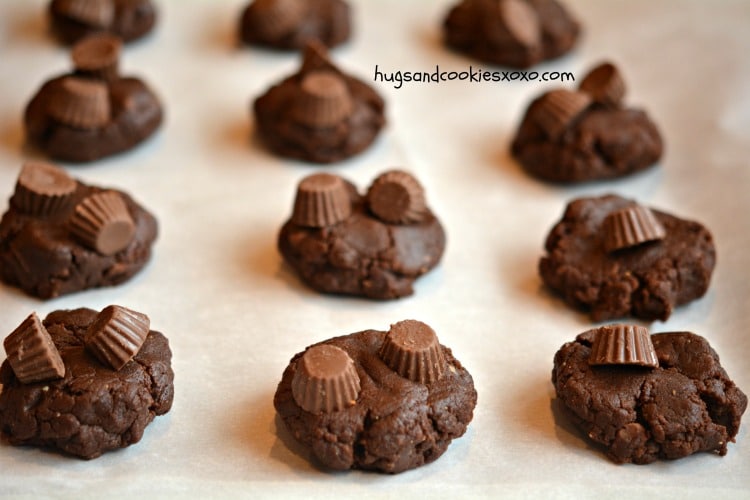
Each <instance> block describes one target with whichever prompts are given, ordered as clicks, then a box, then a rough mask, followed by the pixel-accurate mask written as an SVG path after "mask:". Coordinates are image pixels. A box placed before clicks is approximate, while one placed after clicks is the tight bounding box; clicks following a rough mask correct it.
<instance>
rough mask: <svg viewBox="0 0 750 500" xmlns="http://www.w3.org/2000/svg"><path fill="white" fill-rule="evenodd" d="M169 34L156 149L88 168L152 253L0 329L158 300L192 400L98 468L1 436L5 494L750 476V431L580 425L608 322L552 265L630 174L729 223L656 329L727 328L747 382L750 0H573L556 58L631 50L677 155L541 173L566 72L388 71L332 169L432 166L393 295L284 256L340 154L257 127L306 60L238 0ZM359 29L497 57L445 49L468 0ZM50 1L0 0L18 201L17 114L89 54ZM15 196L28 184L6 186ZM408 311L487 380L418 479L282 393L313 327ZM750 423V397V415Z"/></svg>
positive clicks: (371, 41)
mask: <svg viewBox="0 0 750 500" xmlns="http://www.w3.org/2000/svg"><path fill="white" fill-rule="evenodd" d="M158 3H159V6H160V14H161V16H160V20H159V24H158V27H157V30H156V31H155V33H154V34H153V35H152V36H151V37H149V38H148V39H146V40H144V41H142V42H140V43H136V44H135V45H131V46H128V47H127V49H126V50H125V52H124V56H123V59H122V64H121V67H122V68H123V71H124V72H125V73H130V74H137V75H140V76H142V77H143V78H144V79H146V80H147V82H148V83H150V84H151V86H152V87H153V88H154V89H155V90H156V91H157V93H158V94H159V95H160V96H161V98H162V99H163V102H164V104H165V107H166V112H167V119H166V123H165V124H164V127H163V129H162V130H161V131H160V132H159V133H158V134H157V135H156V137H154V138H153V139H152V140H150V141H148V142H147V143H146V144H145V145H144V146H143V147H141V148H139V149H137V150H135V151H133V152H132V153H128V154H124V155H121V156H118V157H115V158H111V159H107V160H104V161H100V162H97V163H95V164H93V165H89V166H71V167H70V169H69V171H70V172H72V173H73V175H75V176H77V177H79V178H81V179H82V180H84V181H86V182H89V183H94V184H99V185H106V186H115V187H118V188H122V189H124V190H126V191H128V192H130V193H131V194H132V195H133V196H134V197H135V198H136V199H137V200H139V201H140V202H142V203H143V204H144V205H145V206H146V207H147V208H149V209H151V210H152V211H153V212H154V213H155V214H156V215H157V217H158V219H159V222H160V238H159V240H158V241H157V244H156V246H155V254H154V257H153V260H152V262H151V263H150V264H149V265H148V266H147V267H146V269H144V271H143V272H142V273H141V274H139V275H138V276H136V277H135V278H134V279H133V280H132V281H130V282H129V283H127V284H125V285H123V286H120V287H117V288H110V289H103V290H94V291H87V292H83V293H78V294H75V295H72V296H67V297H63V298H59V299H55V300H51V301H47V302H42V301H38V300H36V299H32V298H29V297H26V296H24V295H22V294H21V293H20V292H18V291H17V290H15V289H12V288H8V287H5V286H2V287H0V332H6V333H3V334H2V336H4V335H6V334H7V333H9V332H10V331H12V330H13V329H14V328H15V327H16V326H17V325H18V324H19V323H20V322H21V321H22V320H23V319H24V318H25V317H26V316H27V315H28V314H29V313H30V312H31V311H32V310H35V311H37V312H38V313H39V314H40V315H46V314H47V313H48V312H50V311H53V310H56V309H62V308H75V307H81V306H86V307H91V308H97V309H98V308H102V307H104V306H106V305H108V304H111V303H117V304H122V305H126V306H128V307H131V308H134V309H137V310H140V311H143V312H146V313H147V314H149V316H150V317H151V322H152V327H153V328H155V329H158V330H160V331H162V332H164V333H165V334H166V335H167V336H168V337H169V339H170V342H171V346H172V349H173V352H174V361H173V367H174V370H175V390H176V396H175V401H174V407H173V408H172V411H171V412H170V413H169V414H167V415H166V416H162V417H158V418H157V419H156V420H155V421H154V422H153V423H152V424H151V425H150V426H149V427H148V429H147V430H146V432H145V435H144V437H143V440H142V441H141V442H140V443H138V444H137V445H135V446H131V447H129V448H127V449H124V450H122V451H117V452H113V453H107V454H105V455H104V456H102V457H101V458H99V459H97V460H95V461H91V462H86V461H81V460H77V459H72V458H66V457H61V456H59V455H57V454H54V453H49V452H44V451H40V450H36V449H33V448H14V447H10V446H8V445H6V444H2V445H0V485H2V486H0V494H6V495H9V496H14V497H24V496H28V497H34V498H38V497H40V496H42V497H44V496H73V495H75V496H83V497H122V496H130V495H137V494H148V495H158V496H161V497H184V496H190V497H193V496H202V497H227V496H248V497H266V496H268V497H278V496H284V497H302V496H304V497H330V496H336V497H342V498H351V497H354V496H358V497H417V496H426V495H437V496H439V497H448V496H460V497H464V496H472V497H476V496H486V497H494V496H499V495H503V496H514V497H534V498H538V497H540V496H541V497H557V498H573V497H575V498H581V497H584V498H586V497H596V498H599V497H601V496H602V495H607V496H612V495H618V496H624V495H628V496H633V497H635V496H644V495H649V496H653V495H658V496H660V497H679V498H705V497H707V496H708V495H711V496H714V497H720V496H727V497H732V498H735V497H740V496H747V495H748V493H747V491H749V490H750V468H748V466H747V464H748V463H750V436H748V428H747V426H748V424H747V422H746V423H745V424H744V425H743V427H742V428H741V429H740V433H739V435H738V438H737V443H736V444H730V446H729V452H728V454H727V455H726V456H725V457H723V458H719V457H717V456H714V455H710V454H700V455H697V456H693V457H689V458H686V459H682V460H679V461H675V462H661V463H655V464H652V465H649V466H617V465H614V464H612V463H610V462H609V461H608V460H607V459H606V458H605V457H604V455H603V454H602V453H601V452H600V451H599V450H597V449H594V448H592V447H590V446H589V445H588V443H587V442H586V441H584V440H583V439H582V437H581V435H580V434H579V433H578V432H576V431H575V429H573V428H572V427H571V426H570V425H568V424H567V423H566V421H565V420H563V419H560V418H559V417H558V415H557V414H556V411H555V407H554V404H552V403H551V399H552V396H553V392H554V391H553V388H552V385H551V383H550V370H551V368H552V357H553V355H554V353H555V351H556V350H557V349H558V348H559V347H560V346H561V345H562V344H563V343H564V342H566V341H568V340H571V339H573V338H574V336H575V335H576V334H577V333H579V332H581V331H583V330H585V329H587V328H589V327H590V326H591V323H590V321H589V320H588V318H587V317H586V316H584V315H582V314H579V313H577V312H574V311H572V310H570V309H568V308H567V307H566V306H565V305H564V304H563V303H562V302H561V301H560V300H558V299H556V298H554V297H552V296H551V295H550V294H549V293H548V292H547V291H545V290H544V288H543V287H542V286H541V283H540V279H539V278H538V276H537V273H536V263H537V260H538V258H539V256H540V255H541V252H542V246H543V242H544V238H545V236H546V233H547V232H548V230H549V228H550V227H551V226H552V224H553V223H554V222H555V221H557V220H558V218H559V217H560V216H561V214H562V211H563V208H564V206H565V204H566V202H567V201H569V200H571V199H573V198H575V197H579V196H591V195H598V194H601V193H605V192H615V193H619V194H621V195H623V196H628V197H633V198H636V199H638V200H640V201H642V202H644V203H646V204H648V205H651V206H654V207H658V208H660V209H663V210H666V211H669V212H672V213H674V214H676V215H678V216H682V217H686V218H691V219H696V220H699V221H701V222H703V223H704V224H705V225H707V226H708V227H709V228H710V229H711V231H712V232H713V234H714V237H715V240H716V244H717V248H718V266H717V268H716V270H715V273H714V275H713V280H712V285H711V288H710V290H709V292H708V294H707V295H706V296H705V297H704V298H703V299H701V300H698V301H696V302H694V303H692V304H690V305H688V306H686V307H681V308H679V309H678V310H677V311H675V313H674V314H673V315H672V317H671V318H670V319H669V320H668V321H667V322H655V323H653V324H651V325H650V327H651V329H652V331H653V332H660V331H672V330H689V331H693V332H696V333H698V334H701V335H703V336H705V337H707V338H708V339H709V340H710V342H711V343H712V345H713V346H714V348H715V349H716V350H717V351H718V352H719V353H720V355H721V359H722V364H723V366H724V367H725V368H726V370H727V371H728V372H729V374H730V376H731V377H732V378H733V379H734V380H735V382H736V383H737V384H738V385H739V386H740V387H741V388H742V389H744V390H745V391H746V392H747V391H750V365H748V363H747V359H748V358H750V336H749V335H748V334H747V310H748V306H750V300H749V299H748V297H750V285H748V282H749V280H748V270H749V269H750V253H749V252H748V251H747V248H748V247H750V231H748V229H750V225H749V224H748V219H747V214H748V213H750V199H749V198H748V196H747V190H748V188H749V187H750V168H748V165H747V162H748V160H747V159H748V157H749V156H750V58H748V56H747V54H748V53H750V31H749V30H748V29H747V24H748V20H750V3H748V2H743V1H741V0H735V1H729V0H727V1H723V2H701V1H697V0H693V1H685V0H680V1H678V0H672V1H657V2H653V1H646V0H638V1H629V2H625V1H606V2H600V1H594V0H577V1H576V0H569V1H568V2H567V4H568V5H569V6H570V8H571V9H572V10H573V11H574V12H575V13H577V15H578V16H579V18H580V20H581V21H582V23H583V25H584V27H585V34H584V36H583V38H582V40H581V41H580V44H579V47H578V49H577V50H576V51H575V52H574V53H573V54H571V55H569V56H567V57H565V58H563V59H561V60H558V61H555V62H552V63H547V64H544V65H542V66H541V67H539V68H538V69H539V70H540V71H545V70H546V71H572V72H573V73H574V74H575V75H576V76H579V77H582V75H583V72H584V71H585V70H586V69H587V68H590V67H591V66H592V65H593V64H595V63H596V62H598V61H600V60H602V59H604V58H609V59H612V60H614V61H615V62H616V63H618V64H619V65H620V67H621V69H622V70H623V72H624V76H625V78H626V82H627V84H628V85H629V94H628V96H627V101H628V102H629V103H631V104H632V105H635V106H643V107H645V108H646V109H647V110H648V111H649V113H650V114H651V116H652V117H653V119H654V120H655V121H656V122H657V124H658V125H659V126H660V128H661V130H662V132H663V134H664V136H665V140H666V144H667V149H666V154H665V156H664V158H663V161H662V162H661V164H660V166H659V168H656V169H652V170H650V171H648V172H645V173H641V174H638V175H635V176H632V177H629V178H626V179H622V180H617V181H612V182H602V183H593V184H587V185H584V186H576V187H560V186H551V185H548V184H543V183H540V182H538V181H536V180H534V179H531V178H529V177H528V176H526V175H525V174H524V173H523V172H522V171H521V170H520V169H519V167H518V166H517V165H516V164H515V162H514V161H513V160H512V159H511V158H510V157H509V155H508V153H507V151H508V145H509V143H510V140H511V138H512V135H513V133H514V127H515V126H516V124H517V123H518V121H519V119H520V117H521V114H522V112H523V110H524V109H525V107H526V105H527V104H528V102H529V101H530V99H532V98H533V97H534V96H536V95H538V94H539V93H540V92H541V91H542V90H543V89H545V88H549V87H552V86H555V85H556V84H554V83H553V84H544V83H537V82H534V83H529V82H517V83H507V82H503V83H494V84H493V83H468V82H446V83H440V84H435V83H429V84H427V83H422V84H417V83H412V84H409V85H407V84H404V86H403V87H402V88H400V89H395V88H393V86H392V84H389V83H375V84H374V85H375V86H376V88H377V89H378V90H379V91H380V93H381V94H382V95H383V96H384V98H385V99H386V101H387V115H388V120H389V124H388V127H387V128H386V129H385V131H384V133H383V134H382V136H381V137H380V139H379V140H378V141H377V142H376V143H375V145H374V146H373V147H372V148H371V149H369V150H368V151H366V152H365V153H364V154H362V155H360V156H358V157H356V158H354V159H351V160H349V161H346V162H343V163H341V164H339V165H336V166H332V167H328V168H327V169H328V170H331V171H334V172H336V173H339V174H341V175H344V176H346V177H347V178H349V179H351V180H352V181H354V182H355V183H356V184H358V185H359V186H360V187H361V188H362V189H364V188H365V187H366V186H367V185H368V184H369V182H370V181H371V180H372V179H373V178H374V177H375V176H376V175H377V173H379V172H381V171H382V170H384V169H386V168H389V167H393V166H399V167H404V168H407V169H409V170H411V171H413V172H414V173H415V174H416V175H417V176H418V178H419V179H420V180H421V181H422V182H423V184H424V185H425V187H426V189H427V195H428V201H429V203H430V205H431V206H432V208H433V210H434V211H435V212H436V213H437V214H438V215H439V216H440V217H441V219H442V221H443V223H444V225H445V227H446V230H447V233H448V248H447V252H446V254H445V257H444V260H443V262H442V264H441V266H440V267H439V268H438V269H436V270H435V271H433V272H432V273H430V274H429V275H427V276H425V277H423V278H422V279H421V280H419V281H418V283H417V285H416V291H417V293H416V295H414V296H412V297H409V298H405V299H402V300H399V301H395V302H387V303H378V302H369V301H365V300H361V299H351V298H341V297H328V296H321V295H317V294H315V293H313V292H311V291H310V290H308V289H307V288H305V287H303V286H302V285H301V284H300V282H299V281H298V280H297V279H296V278H295V277H294V276H293V275H292V274H291V273H290V271H289V270H288V269H287V268H286V267H285V266H283V265H282V262H281V259H280V257H279V255H278V253H277V251H276V249H275V238H276V232H277V230H278V228H279V227H280V226H281V224H282V222H283V221H284V220H285V219H286V218H287V217H288V216H289V214H290V211H291V203H292V200H293V196H294V188H295V185H296V183H297V182H298V181H299V179H300V178H302V177H303V176H305V175H307V174H309V173H312V172H314V171H318V170H321V168H320V167H314V166H310V165H307V164H304V163H300V162H294V161H285V160H281V159H278V158H275V157H273V156H272V155H270V154H269V153H268V152H266V151H265V150H264V149H263V148H262V146H261V145H260V144H259V143H258V142H257V140H256V139H254V138H253V137H252V128H253V126H252V123H251V121H250V119H249V114H248V109H249V105H250V102H251V100H252V99H253V98H254V97H255V96H257V95H259V94H260V93H261V92H263V91H264V90H265V89H266V88H267V87H268V86H269V85H270V84H271V83H273V82H275V81H277V80H279V79H280V78H282V77H284V76H286V75H287V74H289V73H291V72H293V71H295V70H296V67H297V65H298V57H297V56H295V55H291V54H279V53H274V52H267V51H261V50H257V49H250V48H242V49H240V48H238V47H237V44H236V38H235V25H236V20H237V16H238V15H239V12H240V10H241V8H242V7H243V6H244V4H245V2H244V1H240V0H231V1H230V0H227V1H211V2H209V1H207V0H204V1H198V0H182V1H179V2H178V1H177V0H162V1H160V2H158ZM351 3H352V4H353V6H354V20H355V24H356V28H355V29H356V34H355V37H354V38H353V40H352V41H351V42H350V43H349V44H348V45H346V46H344V47H342V48H340V49H337V50H335V52H334V58H335V60H337V61H338V62H339V63H340V64H341V66H342V67H343V68H345V69H347V70H348V71H350V72H351V73H354V74H357V75H359V76H360V77H361V78H362V79H364V80H366V81H371V80H372V78H373V75H374V68H375V65H378V68H379V69H380V70H381V71H385V70H388V71H398V70H401V71H432V70H433V69H434V67H435V65H440V66H441V68H445V69H448V70H456V71H461V70H464V69H468V66H470V65H471V66H473V67H475V68H477V67H482V68H487V69H490V70H494V69H497V68H493V67H489V66H486V65H482V64H478V63H476V62H474V61H472V60H470V59H468V58H466V57H464V56H462V55H459V54H456V53H453V52H450V51H448V50H446V49H445V48H444V47H443V46H442V44H441V41H440V36H441V34H440V28H439V27H440V23H441V21H442V18H443V16H444V13H445V12H446V10H447V9H448V7H449V6H450V5H452V4H453V1H452V0H451V1H447V0H445V1H428V0H421V1H417V0H412V1H410V2H400V1H397V0H378V1H375V0H359V1H352V2H351ZM45 6H46V1H44V0H26V1H24V2H16V1H14V2H11V1H2V2H0V68H1V70H0V95H1V96H2V99H0V198H3V199H4V200H7V198H8V197H10V195H11V193H12V190H13V186H14V183H15V179H16V176H17V174H18V170H19V168H20V165H21V163H22V162H23V161H24V160H25V159H28V158H33V157H36V154H35V153H34V152H33V151H29V150H28V149H26V148H25V147H24V140H23V130H22V127H21V115H22V111H23V107H24V105H25V103H26V102H27V101H28V99H29V98H30V97H31V95H32V93H33V92H35V91H36V89H37V88H38V87H39V86H40V85H41V83H42V82H43V81H44V80H46V79H47V78H49V77H51V76H52V75H55V74H57V73H60V72H63V71H66V70H67V68H68V67H69V64H70V63H69V59H68V54H67V51H66V50H65V49H64V48H62V47H60V46H58V45H57V44H56V43H55V41H54V40H53V39H51V37H50V36H49V34H48V30H47V24H46V19H45V17H44V15H43V11H44V8H45ZM2 203H3V205H2V207H3V209H4V208H5V207H7V201H3V202H2ZM406 318H416V319H420V320H422V321H425V322H427V323H429V324H430V325H432V326H433V328H434V329H435V330H436V331H437V333H438V335H439V337H440V340H441V342H442V343H444V344H446V345H448V346H450V347H451V348H452V349H453V351H454V353H455V355H456V356H457V357H458V358H459V359H460V360H461V361H462V363H463V364H464V365H465V366H466V367H467V368H468V369H469V370H470V371H471V373H472V374H473V376H474V380H475V383H476V388H477V391H478V393H479V403H478V406H477V408H476V412H475V417H474V420H473V422H472V424H471V426H470V427H469V430H468V432H467V433H466V435H465V436H464V437H462V438H460V439H458V440H456V441H454V443H453V444H452V445H451V446H450V448H449V449H448V451H447V452H446V453H445V455H443V457H441V458H440V459H439V460H438V461H437V462H435V463H433V464H431V465H429V466H425V467H422V468H419V469H417V470H413V471H409V472H406V473H403V474H400V475H397V476H384V475H379V474H373V473H361V472H350V473H335V474H331V473H328V472H325V471H322V470H319V469H318V468H316V467H315V466H314V465H311V464H310V462H309V461H308V460H307V455H306V454H305V453H304V451H302V450H300V448H299V447H298V446H297V445H296V444H295V443H294V442H293V441H292V440H291V439H290V438H289V435H288V434H287V433H286V432H285V431H284V429H283V428H280V427H279V423H278V422H277V420H276V418H275V414H274V410H273V406H272V397H273V393H274V391H275V388H276V384H277V383H278V380H279V379H280V377H281V372H282V371H283V369H284V367H285V366H286V364H287V362H288V360H289V358H290V357H291V356H292V355H293V354H294V353H296V352H298V351H300V350H302V349H303V348H304V347H305V346H307V345H309V344H311V343H314V342H317V341H320V340H323V339H326V338H329V337H331V336H334V335H342V334H346V333H351V332H355V331H359V330H363V329H367V328H377V329H384V330H385V329H387V328H388V326H389V324H391V323H393V322H396V321H399V320H401V319H406ZM746 418H747V417H746Z"/></svg>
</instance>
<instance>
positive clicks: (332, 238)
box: [278, 170, 445, 299]
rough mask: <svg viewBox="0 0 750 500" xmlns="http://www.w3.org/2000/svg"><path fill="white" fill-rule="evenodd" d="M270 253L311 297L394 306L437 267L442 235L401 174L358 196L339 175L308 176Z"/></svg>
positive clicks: (420, 194) (420, 192) (418, 190)
mask: <svg viewBox="0 0 750 500" xmlns="http://www.w3.org/2000/svg"><path fill="white" fill-rule="evenodd" d="M278 248H279V251H280V252H281V255H282V256H283V257H284V260H285V261H286V262H287V263H288V264H289V265H290V266H291V267H292V268H293V269H294V271H295V272H296V273H297V274H298V275H299V277H300V278H301V279H302V280H303V281H304V282H305V283H306V284H307V285H309V286H310V287H312V288H313V289H315V290H318V291H320V292H324V293H334V294H345V295H359V296H363V297H367V298H371V299H395V298H399V297H403V296H406V295H411V294H412V293H413V288H412V285H413V283H414V281H415V280H416V279H417V278H418V277H419V276H421V275H423V274H425V273H426V272H428V271H429V270H431V269H432V268H434V267H435V266H437V264H438V263H439V261H440V259H441V257H442V255H443V251H444V249H445V232H444V230H443V227H442V225H441V224H440V221H439V220H438V219H437V218H436V217H435V215H434V214H433V213H432V212H431V211H430V209H429V208H428V206H427V203H426V201H425V195H424V189H423V188H422V186H421V185H420V184H419V182H418V181H417V180H416V179H415V178H414V177H413V176H412V175H411V174H409V173H407V172H404V171H401V170H393V171H389V172H385V173H384V174H382V175H380V176H378V178H377V179H375V181H373V183H372V186H370V188H369V190H368V192H367V194H366V195H365V196H362V195H360V194H359V193H358V192H357V189H356V187H354V185H353V184H351V183H350V182H348V181H346V180H344V179H343V178H341V177H339V176H336V175H333V174H314V175H311V176H308V177H306V178H305V179H303V180H302V181H301V182H300V183H299V186H298V188H297V194H296V197H295V201H294V208H293V212H292V216H291V218H290V219H289V220H288V221H287V222H286V223H285V224H284V225H283V227H282V228H281V231H280V233H279V238H278Z"/></svg>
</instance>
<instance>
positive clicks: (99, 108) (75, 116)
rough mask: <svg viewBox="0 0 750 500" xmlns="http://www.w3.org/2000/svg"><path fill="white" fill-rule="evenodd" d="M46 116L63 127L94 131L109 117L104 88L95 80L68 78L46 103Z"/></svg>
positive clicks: (109, 110) (109, 111)
mask: <svg viewBox="0 0 750 500" xmlns="http://www.w3.org/2000/svg"><path fill="white" fill-rule="evenodd" d="M48 111H49V114H50V115H51V116H52V117H53V118H54V119H56V120H57V121H59V122H60V123H64V124H65V125H69V126H71V127H74V128H81V129H95V128H99V127H102V126H104V125H106V124H107V123H108V122H109V120H110V117H111V109H110V103H109V92H108V90H107V86H106V85H105V84H104V83H102V82H99V81H95V80H88V79H84V78H79V77H74V76H69V77H66V78H65V79H64V80H63V81H62V83H61V84H60V88H59V90H58V92H57V95H55V96H54V97H53V98H52V99H51V100H50V103H49V110H48Z"/></svg>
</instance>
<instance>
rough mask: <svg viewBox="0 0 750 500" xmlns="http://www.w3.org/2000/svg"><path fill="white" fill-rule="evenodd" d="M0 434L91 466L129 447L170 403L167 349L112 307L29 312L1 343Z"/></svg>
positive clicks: (145, 322) (127, 313) (142, 322)
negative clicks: (41, 315)
mask: <svg viewBox="0 0 750 500" xmlns="http://www.w3.org/2000/svg"><path fill="white" fill-rule="evenodd" d="M4 346H5V351H6V353H7V355H8V357H7V359H6V360H5V361H4V362H3V364H2V367H0V382H1V383H2V392H1V393H0V432H2V436H3V437H4V438H5V439H7V440H8V442H10V444H12V445H16V446H39V447H42V448H52V449H56V450H59V451H61V452H63V453H65V454H70V455H74V456H77V457H80V458H85V459H91V458H96V457H98V456H100V455H101V454H102V453H104V452H106V451H109V450H114V449H117V448H125V447H126V446H129V445H131V444H133V443H137V442H138V441H140V440H141V437H142V436H143V431H144V430H145V428H146V426H147V425H148V424H149V423H151V421H152V420H153V419H154V416H156V415H163V414H165V413H167V412H168V411H169V410H170V408H171V407H172V400H173V398H174V387H173V379H174V374H173V372H172V367H171V359H172V352H171V351H170V349H169V342H168V341H167V339H166V338H165V337H164V335H162V334H161V333H159V332H156V331H153V330H150V321H149V319H148V316H146V315H145V314H141V313H139V312H136V311H132V310H130V309H127V308H124V307H120V306H108V307H106V308H105V309H104V310H102V311H101V312H99V313H97V312H96V311H92V310H91V309H75V310H71V311H55V312H52V313H50V314H49V315H48V316H47V318H45V319H44V321H43V322H42V321H40V319H39V317H37V315H36V314H35V313H32V314H31V315H30V316H29V317H28V318H26V320H24V322H23V323H21V325H20V326H19V327H18V328H17V329H16V330H15V331H14V332H13V333H11V334H10V335H9V336H8V337H7V338H6V339H5V342H4Z"/></svg>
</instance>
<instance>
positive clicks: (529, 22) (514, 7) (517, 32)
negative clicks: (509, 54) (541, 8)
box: [499, 0, 542, 47]
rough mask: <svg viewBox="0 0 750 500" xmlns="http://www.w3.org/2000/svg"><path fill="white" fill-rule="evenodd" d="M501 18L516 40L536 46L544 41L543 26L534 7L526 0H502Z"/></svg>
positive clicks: (525, 45) (529, 45)
mask: <svg viewBox="0 0 750 500" xmlns="http://www.w3.org/2000/svg"><path fill="white" fill-rule="evenodd" d="M499 8H500V20H501V22H502V23H503V25H504V26H505V28H506V29H507V30H508V33H510V35H511V36H512V37H513V39H514V40H515V41H517V42H518V43H520V44H521V45H523V46H524V47H536V46H538V45H539V44H540V43H541V41H542V28H541V25H540V23H539V16H538V15H537V13H536V11H535V10H534V8H533V7H532V6H531V5H530V4H529V2H526V1H524V0H501V1H500V5H499Z"/></svg>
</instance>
